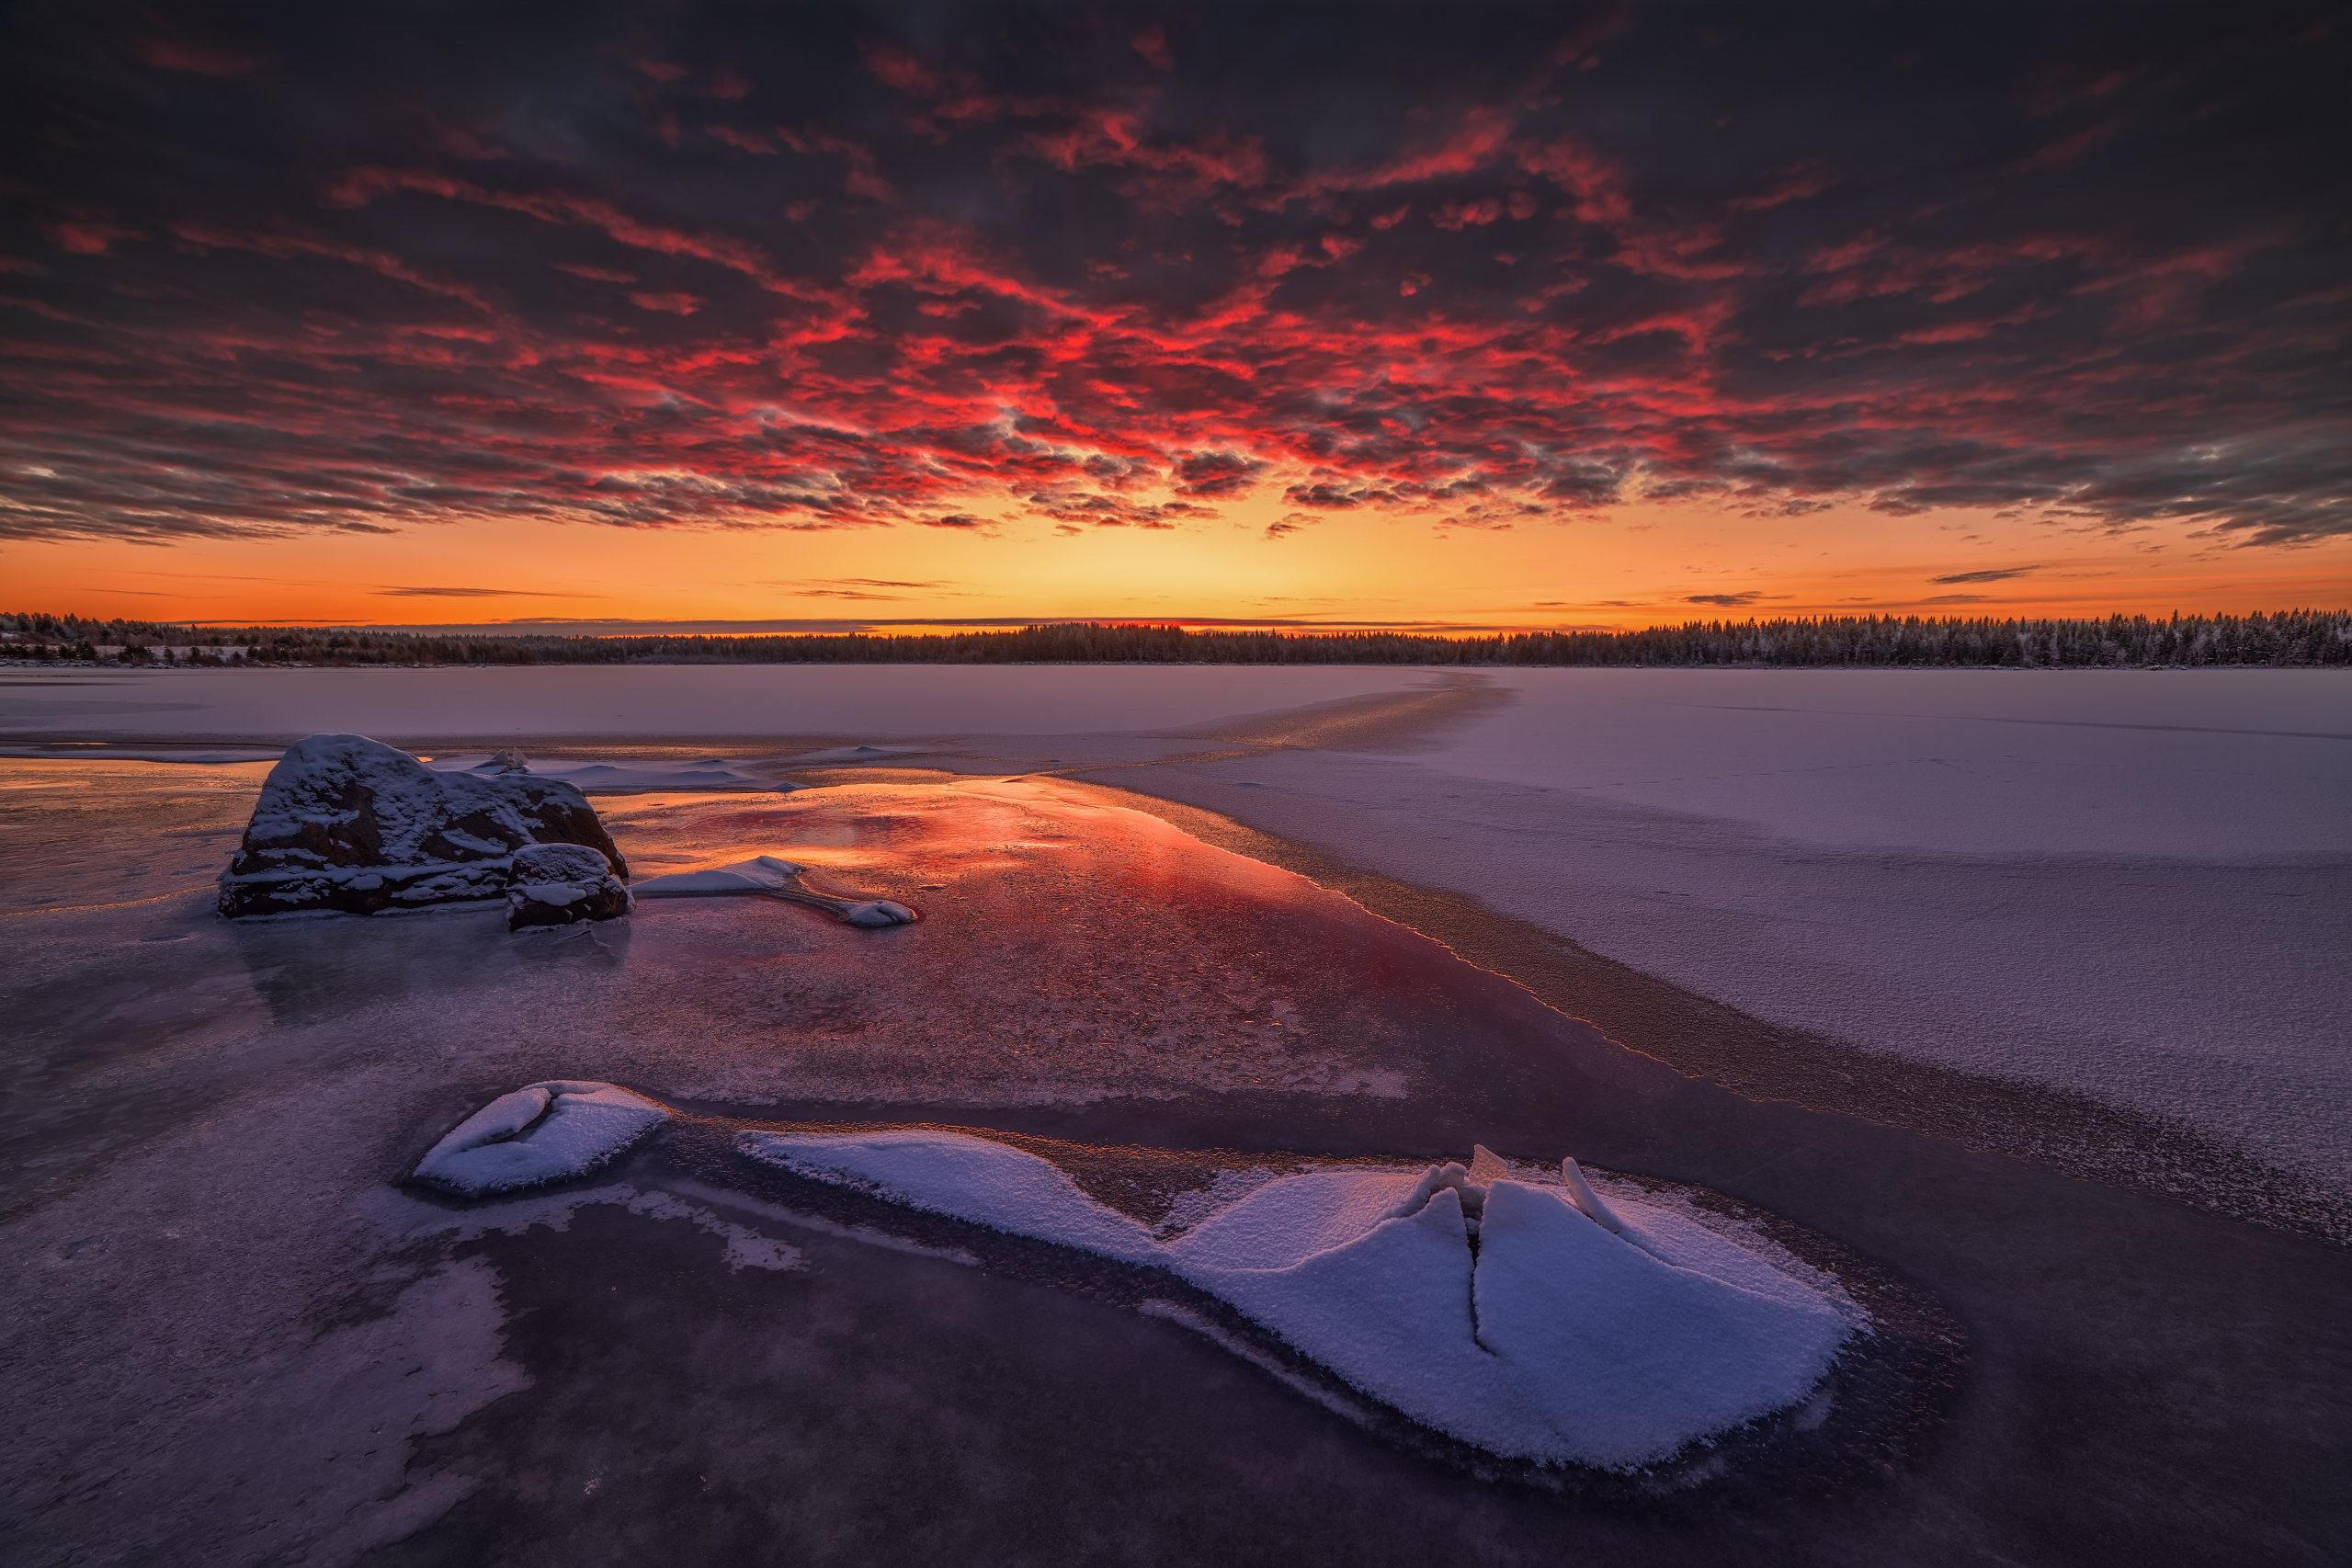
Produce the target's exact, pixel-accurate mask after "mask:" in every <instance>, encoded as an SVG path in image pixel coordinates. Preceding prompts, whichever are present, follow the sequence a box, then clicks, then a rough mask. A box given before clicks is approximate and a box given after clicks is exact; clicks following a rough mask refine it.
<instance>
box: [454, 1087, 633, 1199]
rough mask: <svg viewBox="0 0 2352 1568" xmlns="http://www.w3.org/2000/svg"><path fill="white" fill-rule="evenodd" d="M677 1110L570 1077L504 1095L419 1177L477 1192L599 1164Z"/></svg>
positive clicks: (465, 1125) (534, 1182)
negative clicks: (670, 1112) (668, 1109)
mask: <svg viewBox="0 0 2352 1568" xmlns="http://www.w3.org/2000/svg"><path fill="white" fill-rule="evenodd" d="M668 1115H669V1112H668V1111H666V1110H665V1109H663V1108H661V1107H660V1106H658V1105H655V1104H654V1103H653V1101H652V1100H649V1099H647V1098H645V1097H644V1096H642V1095H636V1094H631V1092H630V1091H629V1090H627V1089H624V1088H621V1087H619V1086H618V1085H612V1084H594V1083H571V1082H566V1081H562V1080H556V1081H551V1082H548V1083H542V1084H529V1085H525V1086H524V1087H522V1088H519V1089H517V1090H515V1091H514V1092H513V1093H512V1094H506V1095H501V1096H498V1097H497V1098H496V1099H494V1100H492V1101H491V1102H490V1103H489V1104H488V1105H486V1106H483V1108H481V1109H480V1110H478V1111H475V1112H474V1113H473V1114H472V1116H470V1117H468V1118H466V1119H465V1120H463V1121H461V1122H460V1123H459V1124H458V1125H457V1127H456V1128H455V1130H453V1131H451V1132H450V1133H449V1136H447V1137H446V1138H443V1139H442V1140H441V1141H440V1142H438V1143H436V1144H434V1145H433V1147H432V1150H431V1152H430V1153H426V1156H425V1157H424V1158H423V1159H422V1160H420V1161H418V1162H417V1165H416V1169H415V1173H414V1179H415V1180H417V1181H423V1182H430V1183H432V1184H433V1185H435V1186H437V1187H448V1188H449V1189H451V1190H452V1191H456V1192H460V1193H463V1194H465V1195H466V1196H467V1197H469V1198H479V1197H481V1196H483V1194H485V1193H492V1192H504V1191H507V1190H509V1189H512V1188H515V1187H537V1186H540V1184H541V1183H544V1182H551V1181H560V1180H562V1178H564V1177H566V1176H581V1175H584V1174H585V1173H586V1172H588V1171H592V1170H594V1169H596V1168H597V1166H598V1165H603V1164H604V1163H605V1162H606V1161H608V1160H609V1159H611V1158H612V1157H613V1156H614V1155H615V1154H618V1153H620V1152H621V1151H622V1150H623V1149H626V1148H628V1147H629V1145H630V1144H631V1143H634V1142H636V1141H637V1140H638V1139H639V1138H641V1137H642V1136H644V1134H645V1133H647V1132H649V1131H652V1130H653V1128H654V1127H655V1126H657V1125H658V1124H660V1122H661V1121H662V1120H663V1119H665V1118H666V1117H667V1116H668Z"/></svg>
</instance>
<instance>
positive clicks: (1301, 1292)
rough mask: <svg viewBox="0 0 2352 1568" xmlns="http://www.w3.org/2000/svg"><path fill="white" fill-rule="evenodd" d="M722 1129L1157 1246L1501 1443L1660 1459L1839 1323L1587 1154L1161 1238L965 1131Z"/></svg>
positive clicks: (938, 1191) (1052, 1229)
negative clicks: (1637, 1195) (1591, 1168)
mask: <svg viewBox="0 0 2352 1568" xmlns="http://www.w3.org/2000/svg"><path fill="white" fill-rule="evenodd" d="M736 1148H737V1149H738V1150H739V1151H740V1152H741V1153H744V1154H747V1155H749V1156H750V1157H752V1158H754V1159H756V1160H759V1161H762V1162H764V1163H766V1164H768V1165H778V1166H780V1167H782V1168H784V1169H787V1170H790V1171H792V1172H794V1173H795V1174H797V1175H800V1176H809V1177H812V1178H814V1179H817V1180H820V1181H826V1182H833V1183H836V1184H840V1185H844V1186H847V1187H856V1188H858V1189H861V1190H863V1191H866V1192H869V1193H871V1194H873V1195H875V1196H877V1197H880V1198H883V1199H890V1200H892V1201H895V1202H899V1203H903V1204H907V1205H909V1206H910V1207H914V1208H918V1209H925V1210H930V1211H932V1212H935V1213H940V1214H948V1215H952V1216H954V1217H956V1218H959V1219H963V1220H968V1221H972V1222H973V1223H976V1224H981V1225H986V1226H989V1227H992V1228H994V1229H996V1230H1000V1231H1007V1232H1011V1233H1014V1234H1017V1235H1025V1236H1036V1237H1039V1238H1040V1239H1043V1240H1046V1241H1051V1242H1058V1243H1060V1244H1062V1245H1064V1246H1070V1247H1077V1248H1081V1249H1084V1250H1085V1251H1087V1252H1092V1253H1096V1254H1099V1255H1101V1256H1107V1257H1113V1258H1119V1259H1121V1260H1123V1261H1126V1262H1130V1263H1142V1264H1153V1265H1157V1266H1159V1267H1165V1268H1167V1269H1170V1270H1172V1271H1173V1272H1175V1273H1176V1274H1177V1275H1180V1276H1181V1277H1183V1278H1186V1279H1187V1280H1189V1281H1191V1282H1192V1283H1193V1284H1194V1285H1197V1286H1199V1288H1200V1289H1202V1290H1207V1291H1209V1292H1210V1294H1212V1295H1215V1296H1219V1297H1221V1298H1222V1299H1224V1300H1225V1301H1229V1302H1231V1303H1232V1304H1233V1306H1235V1307H1237V1308H1239V1309H1240V1310H1241V1311H1242V1312H1244V1313H1246V1314H1247V1315H1248V1316H1249V1317H1251V1318H1253V1319H1255V1320H1256V1322H1257V1323H1259V1324H1262V1325H1263V1326H1264V1327H1266V1328H1267V1329H1269V1330H1271V1331H1272V1332H1273V1333H1275V1334H1277V1335H1280V1336H1281V1337H1282V1338H1283V1339H1285V1340H1287V1341H1288V1342H1289V1343H1290V1345H1292V1346H1295V1347H1296V1348H1298V1349H1299V1350H1301V1351H1302V1352H1303V1353H1305V1354H1306V1355H1308V1356H1310V1357H1312V1358H1314V1359H1315V1360H1317V1361H1320V1362H1321V1363H1323V1365H1324V1366H1325V1367H1328V1368H1330V1369H1332V1370H1333V1371H1334V1372H1336V1373H1337V1374H1338V1375H1339V1376H1340V1377H1342V1378H1344V1379H1346V1381H1348V1382H1349V1383H1352V1384H1353V1385H1355V1386H1356V1387H1357V1388H1358V1389H1360V1390H1362V1391H1363V1392H1366V1393H1369V1394H1370V1395H1372V1396H1373V1397H1375V1398H1377V1399H1380V1400H1382V1401H1384V1402H1386V1403H1388V1404H1390V1405H1391V1406H1392V1407H1393V1408H1395V1409H1397V1410H1400V1411H1402V1412H1403V1413H1404V1414H1405V1415H1409V1416H1411V1417H1412V1418H1413V1419H1415V1421H1418V1422H1421V1423H1422V1424H1424V1425H1426V1426H1431V1427H1434V1428H1436V1429H1437V1430H1438V1431H1440V1432H1444V1433H1447V1434H1449V1435H1450V1436H1452V1437H1458V1438H1460V1439H1461V1440H1462V1441H1464V1442H1468V1443H1472V1444H1475V1445H1477V1446H1478V1447H1480V1448H1483V1449H1490V1450H1492V1451H1493V1452H1494V1453H1498V1454H1502V1455H1505V1456H1507V1457H1511V1458H1516V1459H1529V1460H1539V1461H1542V1462H1546V1463H1559V1462H1562V1461H1568V1462H1574V1463H1578V1464H1586V1465H1595V1466H1599V1467H1603V1468H1608V1469H1627V1468H1631V1467H1637V1466H1641V1465H1645V1464H1650V1463H1653V1462H1655V1461H1657V1460H1663V1459H1665V1458H1666V1457H1668V1456H1670V1455H1672V1454H1673V1453H1675V1452H1676V1450H1677V1449H1681V1448H1682V1447H1683V1446H1684V1445H1685V1444H1687V1443H1689V1442H1692V1441H1694V1440H1696V1439H1699V1438H1703V1437H1708V1436H1710V1435H1711V1434H1714V1433H1718V1432H1721V1431H1724V1430H1726V1429H1728V1428H1730V1427H1733V1426H1739V1425H1740V1424H1741V1423H1743V1422H1745V1421H1748V1420H1751V1419H1754V1418H1755V1417H1757V1416H1760V1415H1767V1414H1768V1413H1770V1412H1772V1411H1776V1410H1780V1409H1785V1408H1787V1407H1788V1406H1790V1405H1792V1404H1795V1403H1798V1402H1800V1401H1801V1400H1803V1399H1804V1398H1806V1397H1807V1396H1808V1394H1810V1393H1811V1392H1812V1389H1813V1388H1814V1386H1815V1385H1816V1384H1817V1383H1818V1382H1819V1381H1820V1380H1821V1378H1822V1375H1823V1374H1824V1372H1825V1371H1826V1370H1827V1369H1828V1368H1829V1364H1830V1362H1831V1361H1832V1360H1833V1359H1834V1358H1835V1356H1836V1355H1837V1352H1838V1348H1839V1346H1841V1345H1842V1344H1843V1343H1844V1342H1845V1340H1846V1336H1847V1335H1848V1333H1849V1332H1850V1327H1849V1324H1848V1321H1847V1317H1846V1313H1845V1312H1842V1311H1841V1310H1840V1303H1839V1301H1836V1300H1834V1299H1833V1298H1832V1296H1831V1295H1830V1294H1828V1293H1827V1292H1825V1291H1824V1289H1823V1288H1822V1286H1821V1283H1820V1282H1819V1280H1818V1278H1817V1277H1816V1278H1800V1277H1799V1275H1798V1274H1797V1273H1795V1272H1792V1271H1791V1270H1790V1269H1788V1268H1784V1267H1781V1266H1780V1264H1779V1263H1778V1261H1776V1259H1775V1258H1774V1257H1773V1256H1771V1255H1770V1253H1769V1251H1768V1250H1767V1249H1766V1248H1763V1247H1751V1246H1746V1245H1743V1244H1740V1243H1739V1242H1737V1241H1734V1240H1733V1239H1730V1238H1728V1237H1727V1236H1725V1235H1723V1234H1721V1233H1718V1232H1716V1231H1714V1230H1710V1229H1709V1228H1707V1227H1705V1226H1702V1225H1700V1224H1699V1223H1697V1222H1696V1221H1694V1220H1693V1218H1692V1217H1690V1216H1689V1215H1688V1214H1687V1213H1686V1212H1678V1211H1677V1210H1676V1209H1675V1208H1674V1207H1671V1206H1669V1205H1667V1204H1663V1203H1650V1202H1637V1201H1635V1200H1632V1199H1619V1201H1618V1202H1617V1203H1615V1204H1614V1205H1611V1206H1608V1207H1603V1206H1602V1205H1601V1204H1600V1202H1599V1200H1598V1199H1597V1198H1596V1197H1594V1196H1593V1195H1592V1192H1591V1187H1590V1184H1589V1183H1587V1182H1585V1179H1584V1177H1583V1176H1582V1174H1581V1173H1577V1174H1576V1176H1575V1180H1574V1184H1573V1185H1572V1184H1570V1183H1569V1182H1568V1181H1567V1180H1565V1179H1564V1178H1565V1176H1566V1175H1567V1174H1568V1173H1567V1172H1566V1171H1565V1170H1563V1172H1562V1176H1563V1179H1562V1182H1561V1183H1560V1184H1559V1185H1556V1186H1555V1185H1552V1184H1551V1181H1550V1179H1549V1178H1548V1176H1546V1177H1538V1176H1518V1175H1517V1174H1516V1173H1514V1172H1513V1171H1512V1170H1511V1168H1510V1167H1508V1166H1506V1165H1504V1163H1503V1162H1502V1161H1500V1160H1498V1159H1496V1158H1495V1157H1494V1155H1492V1154H1489V1153H1486V1152H1485V1151H1484V1150H1481V1151H1480V1152H1479V1153H1480V1155H1481V1156H1482V1157H1481V1158H1480V1159H1478V1160H1476V1161H1474V1162H1473V1163H1472V1165H1471V1167H1469V1168H1465V1167H1464V1166H1462V1165H1437V1166H1432V1167H1430V1168H1429V1169H1428V1170H1427V1171H1426V1172H1425V1173H1423V1174H1422V1175H1421V1176H1412V1175H1410V1174H1406V1173H1403V1172H1399V1171H1395V1170H1392V1169H1389V1170H1367V1169H1339V1170H1322V1171H1314V1172H1311V1173H1308V1174H1306V1175H1301V1176H1285V1177H1280V1178H1278V1179H1276V1180H1273V1181H1270V1182H1267V1183H1266V1184H1265V1185H1263V1186H1261V1187H1256V1189H1255V1190H1253V1191H1251V1192H1249V1193H1248V1194H1247V1195H1246V1196H1244V1197H1243V1198H1241V1199H1238V1200H1237V1201H1235V1202H1233V1204H1231V1205H1230V1206H1228V1207H1226V1208H1224V1209H1222V1210H1219V1211H1218V1212H1216V1213H1214V1214H1212V1215H1210V1217H1209V1218H1207V1219H1206V1220H1204V1221H1201V1222H1200V1223H1199V1224H1197V1225H1194V1226H1193V1227H1192V1228H1191V1229H1189V1230H1187V1231H1186V1232H1184V1233H1182V1234H1181V1235H1177V1236H1175V1237H1173V1238H1164V1237H1163V1236H1162V1235H1160V1234H1158V1233H1154V1232H1153V1231H1150V1230H1147V1229H1146V1228H1145V1227H1144V1226H1142V1225H1141V1224H1139V1223H1137V1222H1136V1221H1133V1220H1131V1219H1129V1218H1128V1217H1127V1216H1125V1215H1123V1214H1119V1213H1118V1212H1116V1211H1115V1210H1110V1209H1108V1208H1106V1207H1104V1206H1103V1205H1102V1204H1099V1203H1097V1202H1096V1201H1095V1200H1094V1199H1092V1198H1089V1197H1088V1196H1087V1195H1086V1194H1085V1192H1083V1191H1082V1190H1080V1189H1079V1187H1077V1185H1076V1184H1075V1183H1074V1182H1073V1181H1072V1180H1071V1179H1070V1178H1069V1177H1068V1176H1065V1175H1063V1174H1062V1172H1061V1171H1060V1170H1059V1169H1057V1168H1056V1167H1054V1166H1053V1165H1051V1164H1049V1163H1048V1162H1046V1161H1044V1160H1041V1159H1039V1158H1038V1157H1037V1156H1035V1155H1033V1154H1030V1153H1025V1152H1023V1151H1021V1150H1018V1149H1015V1148H1011V1147H1008V1146H1007V1145H1005V1144H1002V1143H997V1142H991V1141H989V1140H986V1139H982V1138H974V1137H971V1136H968V1135H966V1134H962V1133H953V1132H939V1131H930V1130H927V1129H907V1130H903V1131H880V1132H862V1133H849V1134H833V1133H791V1132H757V1131H746V1132H744V1133H742V1134H740V1135H739V1136H738V1138H737V1140H736ZM1479 1176H1483V1177H1485V1178H1486V1179H1484V1180H1483V1181H1481V1180H1478V1179H1475V1178H1477V1177H1479ZM1587 1204H1589V1205H1591V1207H1589V1208H1588V1207H1587V1206H1586V1205H1587ZM1473 1211H1474V1212H1473ZM1604 1216H1606V1218H1604ZM1473 1235H1475V1236H1476V1237H1477V1244H1476V1245H1475V1247H1473V1245H1472V1244H1471V1237H1472V1236H1473Z"/></svg>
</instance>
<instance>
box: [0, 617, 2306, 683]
mask: <svg viewBox="0 0 2352 1568" xmlns="http://www.w3.org/2000/svg"><path fill="white" fill-rule="evenodd" d="M0 657H7V658H12V659H17V660H32V661H36V662H40V663H51V662H57V661H69V662H82V663H108V664H129V665H159V664H171V665H189V664H196V665H224V664H225V665H902V664H933V665H1081V664H1083V665H1093V664H1127V665H1587V666H1593V665H1597V666H1613V667H1644V666H1656V667H1665V668H1676V669H1687V668H1694V667H1707V666H1712V667H1722V668H1744V667H1777V668H1789V667H1818V668H1836V669H1856V668H1862V669H1878V668H1902V669H2139V668H2198V669H2203V668H2217V667H2232V666H2255V667H2262V668H2282V667H2288V668H2293V667H2310V666H2352V610H2312V609H2297V610H2285V611H2280V612H2278V613H2273V614H2263V613H2255V614H2252V615H2187V616H2184V615H2175V616H2172V617H2170V618H2157V617H2149V616H2120V615H2119V616H2111V617H2108V619H1996V618H1991V617H1983V618H1973V619H1971V618H1963V617H1957V616H1955V617H1947V618H1927V617H1920V616H1906V617H1894V616H1836V617H1821V618H1818V619H1774V620H1692V621H1687V622H1685V623H1683V624H1682V625H1679V626H1658V627H1652V628H1650V629H1648V630H1646V631H1528V632H1508V633H1494V634H1489V635H1471V636H1453V637H1441V636H1427V635H1414V634H1410V633H1404V632H1394V631H1191V630H1188V629H1187V628H1185V627H1182V626H1173V625H1154V624H1148V623H1145V624H1137V623H1128V622H1119V621H1072V622H1051V623H1044V624H1040V625H1036V626H1029V627H1025V628H1021V629H1018V630H1015V631H960V632H949V633H928V634H912V635H896V634H887V633H881V634H878V633H859V632H851V633H844V634H835V635H805V636H794V635H764V636H739V637H725V636H722V637H705V636H676V635H638V636H611V637H582V636H561V635H523V634H511V633H501V632H482V633H464V634H436V633H426V632H409V631H370V630H369V629H366V628H349V629H317V628H300V627H271V626H252V627H236V628H230V627H217V626H208V627H201V628H199V627H191V626H185V625H180V626H174V625H168V624H165V623H162V622H155V621H143V620H122V619H94V618H89V617H83V616H74V615H49V614H35V613H18V614H15V615H7V616H0Z"/></svg>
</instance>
